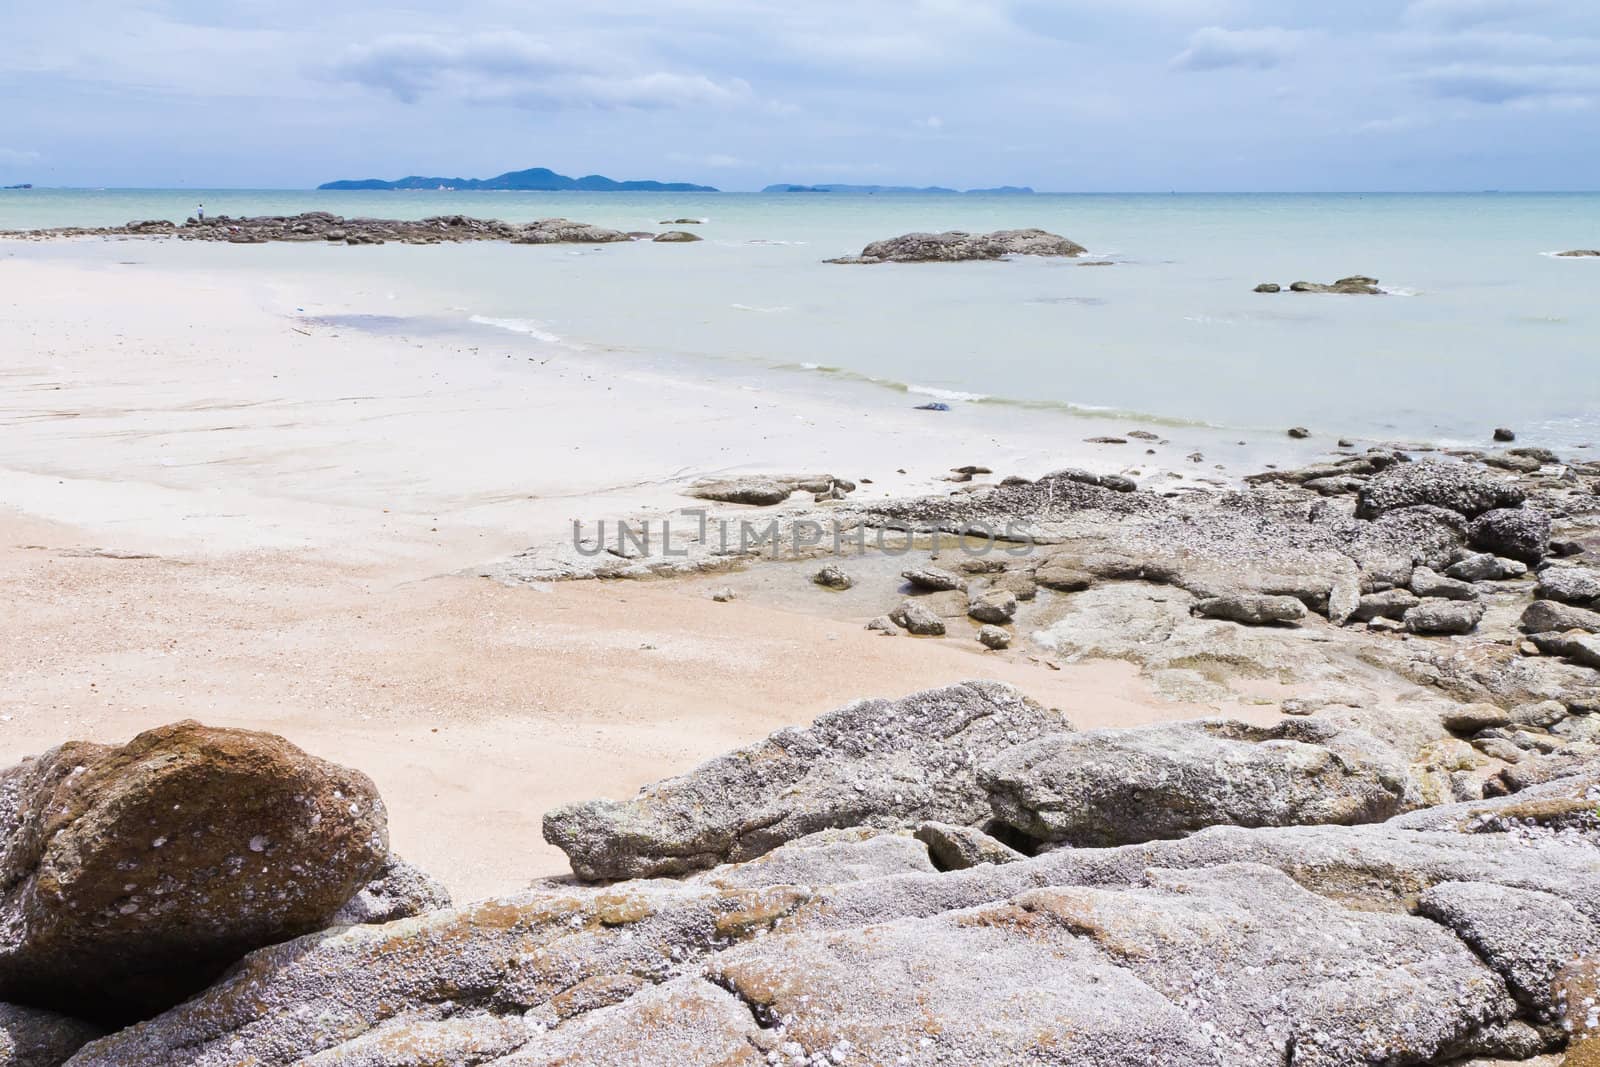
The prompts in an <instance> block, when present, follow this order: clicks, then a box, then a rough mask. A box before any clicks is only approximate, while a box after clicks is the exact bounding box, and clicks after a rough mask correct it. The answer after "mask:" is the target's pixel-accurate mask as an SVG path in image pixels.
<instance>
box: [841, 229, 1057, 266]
mask: <svg viewBox="0 0 1600 1067" xmlns="http://www.w3.org/2000/svg"><path fill="white" fill-rule="evenodd" d="M1085 251H1087V249H1085V248H1084V247H1083V246H1082V245H1080V244H1077V243H1076V242H1073V241H1069V240H1067V239H1066V238H1065V237H1061V236H1058V235H1057V234H1053V233H1046V232H1045V231H1044V230H999V231H997V232H995V233H965V232H963V231H960V230H952V231H950V232H948V233H908V234H905V235H903V236H901V237H891V238H889V239H887V240H884V241H874V242H872V243H871V244H869V245H867V247H866V248H864V249H862V250H861V254H860V255H859V256H844V257H841V258H839V259H835V260H829V262H830V263H929V262H956V261H959V260H972V259H1000V258H1002V257H1004V256H1081V255H1083V253H1084V252H1085Z"/></svg>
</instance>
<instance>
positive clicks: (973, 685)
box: [544, 682, 1069, 879]
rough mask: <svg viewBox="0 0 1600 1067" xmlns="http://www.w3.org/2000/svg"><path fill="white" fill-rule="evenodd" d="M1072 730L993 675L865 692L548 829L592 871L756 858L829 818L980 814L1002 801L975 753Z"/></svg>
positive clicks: (584, 873)
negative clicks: (882, 694) (882, 696)
mask: <svg viewBox="0 0 1600 1067" xmlns="http://www.w3.org/2000/svg"><path fill="white" fill-rule="evenodd" d="M1068 728H1069V727H1068V726H1067V724H1066V723H1065V722H1064V720H1062V719H1061V717H1060V716H1059V715H1057V714H1056V713H1054V712H1051V711H1047V710H1045V709H1044V708H1041V707H1039V706H1038V705H1037V704H1034V703H1033V702H1032V701H1029V700H1027V699H1026V698H1024V697H1023V696H1022V695H1021V694H1020V693H1018V692H1017V691H1016V690H1014V689H1012V688H1011V687H1009V686H1005V685H1000V684H998V683H993V682H970V683H966V684H964V685H957V686H951V687H949V688H946V689H936V690H930V691H928V692H925V693H917V694H914V695H912V696H909V697H906V698H905V699H903V700H899V701H893V702H891V701H886V700H872V701H859V702H857V703H854V704H850V705H847V706H846V707H843V708H841V709H839V710H838V711H834V712H830V713H829V714H827V715H824V716H822V717H821V718H819V719H818V720H817V721H816V722H815V723H814V724H813V725H812V726H811V727H809V728H808V729H804V730H798V729H788V730H781V731H779V732H778V733H775V734H773V735H772V736H771V737H769V738H768V739H767V740H765V741H763V742H760V743H758V744H756V745H754V746H751V747H749V748H746V749H742V750H740V751H737V752H733V753H730V754H728V755H726V756H721V757H719V758H717V759H715V760H712V761H710V762H709V763H705V764H702V765H701V766H700V767H698V768H696V769H695V770H693V771H691V772H689V773H688V774H686V775H683V776H681V777H678V778H671V779H667V780H666V781H663V782H658V783H656V784H655V785H652V786H648V787H646V788H645V789H644V790H642V791H641V792H640V793H639V795H638V796H637V797H635V798H634V799H633V800H629V801H626V802H621V803H618V802H614V801H593V802H590V803H587V804H574V805H568V806H566V807H562V808H558V809H556V810H555V811H552V812H550V813H549V814H547V815H546V816H545V822H544V834H545V840H547V841H549V842H550V843H551V844H553V845H556V846H557V847H558V848H560V849H562V850H563V851H564V852H566V853H567V855H568V857H569V858H570V859H571V861H572V869H573V871H574V872H575V873H576V874H577V875H578V876H579V877H580V878H585V879H601V878H639V877H657V876H660V875H672V874H683V873H686V872H689V871H694V870H700V869H703V868H706V867H711V866H715V865H716V864H718V863H724V862H728V861H740V860H746V859H751V858H753V857H755V856H758V855H761V854H762V853H764V852H768V851H770V850H771V849H773V848H776V847H777V846H778V845H781V844H783V843H784V842H786V841H792V840H794V839H796V838H799V837H803V836H805V835H806V834H810V833H814V832H816V831H817V830H822V829H827V828H830V827H841V826H873V827H880V828H896V827H910V826H915V825H918V824H920V823H922V822H925V821H928V820H936V821H939V822H951V823H958V824H961V825H981V824H982V823H984V822H986V821H987V820H988V818H989V817H990V807H989V802H988V797H987V794H986V793H985V792H984V790H983V789H982V788H981V787H980V786H979V785H978V782H977V777H976V772H975V768H974V766H973V760H974V756H973V754H974V753H984V754H985V755H990V754H999V753H1002V752H1004V751H1007V750H1009V749H1010V748H1012V747H1013V746H1015V745H1018V744H1022V743H1024V742H1026V741H1028V740H1031V739H1033V738H1035V737H1038V736H1040V735H1042V734H1045V733H1049V732H1055V731H1060V730H1065V729H1068Z"/></svg>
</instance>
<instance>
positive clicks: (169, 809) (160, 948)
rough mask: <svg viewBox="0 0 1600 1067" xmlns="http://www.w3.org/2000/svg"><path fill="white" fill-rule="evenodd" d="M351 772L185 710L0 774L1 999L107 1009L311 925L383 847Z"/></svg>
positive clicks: (364, 785)
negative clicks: (108, 741) (166, 722)
mask: <svg viewBox="0 0 1600 1067" xmlns="http://www.w3.org/2000/svg"><path fill="white" fill-rule="evenodd" d="M387 854H388V832H387V827H386V816H385V811H384V807H383V802H382V801H381V800H380V799H379V798H378V795H377V792H376V790H375V789H374V788H373V785H372V782H371V781H370V780H369V779H368V778H367V777H366V776H365V775H362V774H360V773H358V772H355V771H351V770H346V769H345V768H342V767H338V766H335V765H333V764H330V763H326V762H324V761H322V760H319V759H316V758H314V757H312V756H308V755H307V754H305V753H304V752H302V751H300V750H299V749H297V748H295V747H294V746H293V745H291V744H289V743H288V742H287V741H284V740H283V739H282V738H278V737H273V736H271V735H269V734H258V733H252V732H248V731H243V730H223V729H214V728H210V727H205V726H201V725H200V724H198V723H194V722H183V723H178V724H176V725H173V726H165V727H161V728H159V729H155V730H151V731H148V732H146V733H143V734H140V735H139V736H138V737H136V738H134V740H133V741H131V742H129V743H128V744H127V745H125V746H123V747H121V748H114V747H109V746H105V745H94V744H88V743H84V742H71V743H69V744H66V745H62V746H61V747H59V748H56V749H53V750H51V751H50V752H47V753H45V754H44V755H42V756H39V757H37V758H34V759H29V760H26V761H24V762H23V763H21V764H20V765H18V766H16V767H13V768H12V769H10V770H9V771H6V772H4V774H3V775H0V889H3V897H0V997H4V998H8V999H14V1000H22V1001H24V1002H26V1003H29V1004H34V1005H38V1006H42V1007H60V1008H62V1009H64V1010H69V1011H71V1012H72V1013H74V1014H77V1015H87V1014H90V1012H91V1011H92V1013H93V1017H94V1018H96V1019H111V1020H116V1019H120V1018H125V1017H127V1016H129V1015H136V1014H138V1013H140V1012H146V1011H149V1010H152V1009H159V1008H162V1007H165V1006H167V1005H169V1004H172V1003H175V1002H176V1001H178V1000H181V999H182V998H183V997H184V996H187V995H188V994H190V993H193V992H194V991H196V990H198V989H201V988H203V987H204V986H205V985H206V984H207V983H208V982H209V981H211V980H212V979H213V978H215V977H216V975H217V974H218V972H220V971H221V970H222V968H224V967H225V966H227V965H228V964H229V963H231V962H233V961H234V960H236V959H238V958H239V957H240V956H242V955H244V954H245V953H246V952H249V951H250V950H251V949H254V948H257V947H259V946H261V945H266V944H271V943H273V942H276V941H283V940H286V939H288V938H291V937H295V936H298V935H300V934H303V933H306V932H308V931H312V930H317V929H320V928H322V927H323V926H326V925H327V924H328V923H329V922H330V921H331V920H332V919H333V917H334V915H335V914H336V913H337V912H338V911H339V909H340V908H341V906H343V905H344V904H345V902H346V901H348V900H349V899H350V898H351V896H352V895H354V894H355V893H356V891H357V890H359V889H361V888H362V887H363V886H365V885H366V884H367V883H368V881H369V880H370V879H372V878H373V877H374V876H375V875H376V874H377V873H378V872H379V870H380V869H381V868H382V866H383V865H384V863H385V862H386V860H387Z"/></svg>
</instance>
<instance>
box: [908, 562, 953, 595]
mask: <svg viewBox="0 0 1600 1067" xmlns="http://www.w3.org/2000/svg"><path fill="white" fill-rule="evenodd" d="M900 577H902V578H904V579H905V580H906V581H907V582H908V583H909V584H910V585H911V588H913V589H916V590H920V591H921V592H924V593H946V592H950V591H951V590H955V589H965V588H966V587H967V583H966V582H965V581H963V580H962V579H961V577H960V576H959V575H956V574H951V573H950V572H949V571H947V570H944V569H942V568H939V567H917V568H916V569H914V570H909V571H901V572H900Z"/></svg>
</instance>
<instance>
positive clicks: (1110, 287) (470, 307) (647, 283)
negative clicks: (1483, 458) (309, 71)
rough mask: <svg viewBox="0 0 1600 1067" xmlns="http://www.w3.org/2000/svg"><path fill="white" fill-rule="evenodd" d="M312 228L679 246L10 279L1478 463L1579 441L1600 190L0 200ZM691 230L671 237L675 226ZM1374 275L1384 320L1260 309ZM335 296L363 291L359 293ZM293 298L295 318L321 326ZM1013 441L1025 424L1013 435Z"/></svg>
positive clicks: (82, 211)
mask: <svg viewBox="0 0 1600 1067" xmlns="http://www.w3.org/2000/svg"><path fill="white" fill-rule="evenodd" d="M200 204H204V206H205V210H206V213H207V214H208V215H212V216H216V215H234V216H241V215H268V214H293V213H296V212H300V211H311V210H319V211H331V212H335V213H337V214H340V215H344V216H375V217H382V218H422V217H426V216H430V215H441V214H456V213H459V214H466V215H473V216H479V217H485V218H499V219H506V220H511V221H527V220H532V219H537V218H546V217H551V216H562V217H566V218H570V219H577V220H582V221H585V222H590V223H595V224H598V225H602V226H609V227H615V228H618V229H622V230H629V231H632V230H650V231H660V230H664V229H685V230H690V231H692V232H694V233H696V234H698V235H699V236H701V237H702V238H703V240H702V241H701V242H700V243H696V244H652V243H648V242H640V243H630V244H613V245H604V246H596V247H588V246H522V245H509V244H498V243H476V244H461V245H436V246H407V245H383V246H362V247H349V246H344V245H323V244H313V245H227V244H208V243H200V242H192V243H191V242H150V241H145V242H139V245H140V247H139V250H138V252H137V254H134V253H133V252H132V251H131V248H130V244H129V243H123V242H112V243H107V242H86V243H85V242H71V243H49V244H31V245H10V246H9V247H4V246H0V250H3V251H4V252H5V253H6V254H13V255H34V256H52V255H56V256H75V257H94V256H100V257H107V256H113V255H114V256H116V257H118V258H120V259H122V260H127V259H137V260H139V261H140V262H149V263H152V264H157V265H170V266H180V267H188V268H199V269H205V270H213V271H219V272H243V273H244V274H246V275H249V274H251V273H252V272H259V273H260V274H261V275H262V276H263V277H266V276H278V277H281V276H284V275H286V274H287V275H290V276H292V277H294V278H296V279H297V281H298V282H300V283H303V284H302V285H301V289H302V290H303V291H305V292H308V293H311V294H313V296H314V294H315V293H316V292H317V291H318V290H319V289H326V290H327V291H329V292H333V291H335V290H337V291H340V292H352V291H354V292H358V293H361V294H365V296H364V298H363V299H365V300H366V302H367V303H370V307H366V306H355V307H352V306H351V304H350V301H349V300H348V299H346V300H344V301H342V302H341V303H340V305H339V306H340V308H341V311H342V314H343V315H344V316H345V321H347V322H351V323H361V322H367V323H369V324H370V325H371V326H372V328H375V329H383V328H389V329H393V328H394V326H395V324H396V323H397V322H398V323H401V324H408V323H409V324H412V325H414V326H416V327H417V328H421V327H423V326H427V327H429V328H432V329H436V330H443V331H452V330H458V331H461V332H462V333H463V334H466V333H469V332H473V331H477V332H479V333H481V332H483V331H496V332H498V333H502V334H515V335H517V336H518V337H519V338H521V339H523V341H524V342H525V343H526V344H528V345H529V346H532V347H547V348H552V349H561V350H564V351H566V352H568V353H569V354H572V353H581V354H582V356H583V358H587V359H592V360H593V361H594V363H595V366H596V369H597V372H603V370H604V368H605V367H606V366H608V365H611V364H616V363H618V362H619V361H620V363H626V364H634V363H639V362H645V363H649V364H652V365H656V366H665V367H670V368H671V369H672V370H673V372H674V373H679V374H687V375H694V376H704V377H706V378H711V379H730V380H760V381H762V382H763V383H765V384H769V385H770V384H774V383H776V384H778V385H779V386H780V387H782V388H788V389H794V390H797V391H807V392H815V391H823V392H828V391H835V392H839V393H840V394H841V395H849V396H851V397H852V398H861V399H862V402H865V403H884V404H896V405H908V406H915V405H917V404H923V403H943V404H946V405H948V406H949V407H950V409H951V414H952V416H953V417H959V416H960V413H961V412H962V411H963V410H966V409H978V408H981V409H983V410H984V411H985V412H986V413H987V414H988V415H989V416H990V417H992V416H994V415H995V414H997V413H1000V412H1003V411H1005V410H1018V411H1021V410H1023V409H1026V410H1028V411H1030V412H1042V413H1050V412H1053V413H1058V414H1059V415H1060V416H1061V421H1060V426H1061V432H1062V433H1063V435H1067V434H1071V433H1072V432H1073V431H1074V423H1073V422H1072V419H1073V417H1074V416H1084V415H1092V416H1097V417H1105V416H1113V417H1115V418H1118V419H1123V420H1127V421H1128V422H1129V423H1130V425H1131V424H1132V423H1141V424H1143V423H1148V424H1151V425H1153V426H1163V425H1165V426H1193V427H1207V428H1214V429H1218V430H1224V431H1233V430H1238V431H1240V432H1241V433H1247V432H1248V433H1266V434H1272V433H1276V434H1281V433H1282V432H1283V430H1284V429H1285V428H1287V427H1290V426H1306V427H1308V428H1312V429H1313V431H1314V432H1315V433H1317V434H1319V435H1330V436H1331V435H1340V436H1349V437H1352V438H1361V439H1365V440H1377V441H1395V440H1399V441H1407V442H1417V443H1428V444H1435V445H1442V446H1463V447H1486V446H1487V445H1488V442H1489V435H1490V433H1491V431H1492V429H1493V428H1494V427H1497V426H1506V427H1511V428H1514V429H1515V430H1516V432H1517V434H1518V440H1519V442H1523V443H1532V444H1541V445H1547V446H1550V447H1574V446H1578V445H1581V444H1589V443H1592V442H1600V259H1564V258H1558V257H1556V256H1555V255H1554V253H1556V252H1558V251H1562V250H1565V249H1573V248H1596V247H1600V194H1593V193H1552V194H1543V193H1539V194H1534V193H1516V194H1511V193H1476V194H1448V195H1434V194H1387V193H1369V194H1361V193H1348V194H1327V195H1323V194H1259V193H1251V194H1204V195H1195V194H1153V193H1152V194H1137V195H1124V194H1115V195H1113V194H1106V195H1088V194H1071V195H1053V194H1034V195H949V196H947V195H922V194H917V195H910V194H880V195H864V194H844V193H778V194H756V193H715V194H712V193H706V194H668V193H648V194H625V193H602V194H585V193H511V192H452V191H442V190H441V191H433V192H394V191H362V192H331V191H328V192H323V191H266V190H263V191H251V190H194V189H186V190H56V189H31V190H10V191H4V192H0V229H28V228H37V227H49V226H95V225H112V224H120V223H124V222H128V221H130V220H134V219H147V218H166V219H172V220H174V221H181V220H182V219H184V218H185V217H187V216H189V215H191V214H193V213H194V211H195V210H196V208H197V206H198V205H200ZM676 219H695V220H698V221H697V222H696V223H694V224H692V225H690V224H685V225H676V224H669V220H676ZM1016 227H1039V228H1042V229H1046V230H1050V231H1052V232H1055V233H1060V234H1063V235H1065V236H1067V237H1070V238H1072V239H1073V240H1075V241H1077V242H1078V243H1079V244H1082V245H1084V246H1085V247H1087V248H1088V249H1089V254H1088V255H1086V256H1083V257H1081V258H1079V259H1040V258H1020V259H1016V260H1012V261H1004V262H980V263H959V264H886V265H878V266H843V265H833V264H828V263H825V262H824V260H826V259H828V258H830V257H834V256H839V255H844V254H849V253H855V252H859V251H860V250H861V248H862V246H863V245H865V244H866V243H867V242H869V241H872V240H876V239H878V238H883V237H890V236H894V235H897V234H901V233H907V232H911V231H918V230H932V231H938V230H967V231H987V230H998V229H1007V228H1016ZM1352 274H1365V275H1369V276H1372V277H1376V278H1378V279H1379V281H1380V284H1381V285H1382V286H1383V288H1384V290H1385V293H1384V295H1382V296H1342V295H1309V294H1292V293H1288V292H1284V293H1279V294H1272V295H1268V294H1259V293H1256V292H1254V291H1253V289H1254V288H1255V286H1256V285H1257V284H1258V283H1261V282H1277V283H1279V284H1280V285H1283V286H1284V287H1285V288H1287V286H1288V285H1289V283H1291V282H1294V281H1299V280H1309V281H1319V282H1331V281H1333V280H1335V279H1338V278H1341V277H1344V276H1347V275H1352ZM352 279H359V280H360V281H361V285H359V286H355V287H352V285H351V281H352ZM310 303H311V301H309V300H308V301H305V302H302V306H301V307H299V308H298V309H297V311H298V312H300V313H308V314H309V313H314V312H315V311H316V308H315V307H310V306H309V305H310ZM1030 417H1032V416H1030Z"/></svg>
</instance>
